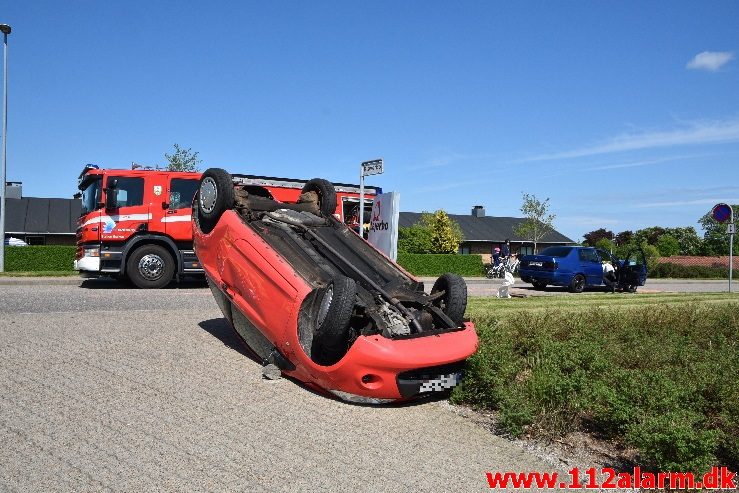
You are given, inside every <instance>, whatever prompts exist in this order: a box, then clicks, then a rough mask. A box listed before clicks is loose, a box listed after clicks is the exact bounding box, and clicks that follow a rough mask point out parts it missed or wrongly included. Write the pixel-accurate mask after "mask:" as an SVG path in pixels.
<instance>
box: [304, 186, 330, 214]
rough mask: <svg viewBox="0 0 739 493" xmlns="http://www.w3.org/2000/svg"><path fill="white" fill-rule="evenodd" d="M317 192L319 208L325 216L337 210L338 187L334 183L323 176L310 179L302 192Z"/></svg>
mask: <svg viewBox="0 0 739 493" xmlns="http://www.w3.org/2000/svg"><path fill="white" fill-rule="evenodd" d="M306 192H315V193H316V194H317V195H318V209H319V210H320V211H321V214H323V215H324V216H330V215H332V214H334V213H335V212H336V189H335V188H334V184H333V183H331V182H330V181H328V180H324V179H322V178H313V179H312V180H308V183H306V184H305V185H304V186H303V191H302V193H306Z"/></svg>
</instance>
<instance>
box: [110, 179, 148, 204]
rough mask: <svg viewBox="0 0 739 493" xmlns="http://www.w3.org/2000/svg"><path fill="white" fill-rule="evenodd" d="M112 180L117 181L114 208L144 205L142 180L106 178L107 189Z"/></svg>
mask: <svg viewBox="0 0 739 493" xmlns="http://www.w3.org/2000/svg"><path fill="white" fill-rule="evenodd" d="M112 180H118V184H117V185H116V189H115V191H116V202H117V205H116V207H131V206H134V205H143V204H144V179H143V178H128V177H123V176H111V177H110V178H108V188H109V189H110V183H111V181H112Z"/></svg>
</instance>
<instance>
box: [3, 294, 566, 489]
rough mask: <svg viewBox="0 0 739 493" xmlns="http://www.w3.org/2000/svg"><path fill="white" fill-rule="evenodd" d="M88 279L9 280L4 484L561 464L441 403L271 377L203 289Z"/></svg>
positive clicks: (451, 476)
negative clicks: (391, 400)
mask: <svg viewBox="0 0 739 493" xmlns="http://www.w3.org/2000/svg"><path fill="white" fill-rule="evenodd" d="M84 285H85V286H87V287H77V286H69V285H67V286H45V285H33V286H31V285H4V286H2V287H0V337H1V339H0V340H1V341H2V343H0V361H2V363H1V364H0V443H2V447H0V491H23V492H25V491H342V492H343V491H411V490H412V491H443V492H447V491H481V490H486V489H487V482H486V479H485V472H487V471H506V470H514V471H534V470H541V471H548V470H551V469H552V466H551V465H548V464H547V463H546V462H544V461H543V460H542V459H540V458H538V457H536V456H535V455H534V454H532V453H531V452H530V451H528V450H526V449H525V448H524V446H523V445H521V444H519V443H514V442H510V441H508V440H505V439H503V438H500V437H496V436H494V435H492V434H491V433H489V432H488V431H487V430H486V429H484V428H483V427H481V426H480V425H479V424H476V423H475V422H474V421H473V420H470V419H467V418H465V417H463V416H461V415H460V413H458V412H455V410H454V408H453V406H450V405H448V404H447V403H446V402H443V401H438V402H425V403H421V404H415V405H405V406H393V407H365V406H356V405H349V404H345V403H342V402H339V401H335V400H332V399H328V398H326V397H323V396H321V395H317V394H315V393H313V392H311V391H309V390H307V389H305V388H303V387H301V386H300V385H299V384H297V383H295V382H293V381H291V380H289V379H280V380H276V381H268V380H263V379H262V377H261V372H260V366H259V365H258V364H257V363H255V362H254V361H253V360H251V359H249V358H248V357H246V356H245V354H244V353H243V350H242V349H241V346H240V344H239V342H238V341H237V340H236V339H235V337H234V336H233V335H232V332H231V331H230V328H229V327H228V326H227V325H226V323H225V321H224V320H223V319H222V318H221V314H220V312H219V311H218V308H217V307H216V304H215V302H214V301H213V299H212V297H211V295H210V292H209V291H208V290H207V289H202V288H199V287H187V286H185V287H181V288H178V289H164V290H157V291H141V290H135V289H98V288H100V287H101V285H100V284H96V283H90V282H87V283H85V284H84ZM104 287H110V286H109V285H106V286H104Z"/></svg>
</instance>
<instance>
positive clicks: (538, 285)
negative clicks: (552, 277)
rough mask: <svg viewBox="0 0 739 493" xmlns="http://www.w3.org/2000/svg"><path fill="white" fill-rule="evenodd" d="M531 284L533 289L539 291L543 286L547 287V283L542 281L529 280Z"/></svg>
mask: <svg viewBox="0 0 739 493" xmlns="http://www.w3.org/2000/svg"><path fill="white" fill-rule="evenodd" d="M531 284H533V285H534V289H537V290H539V291H542V290H543V289H544V288H546V287H547V283H545V282H543V281H531Z"/></svg>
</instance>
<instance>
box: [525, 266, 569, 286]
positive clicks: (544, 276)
mask: <svg viewBox="0 0 739 493" xmlns="http://www.w3.org/2000/svg"><path fill="white" fill-rule="evenodd" d="M520 276H521V280H523V281H524V282H534V281H538V282H545V283H547V284H552V285H554V286H569V284H570V282H572V277H573V275H572V274H571V273H565V272H557V271H541V270H528V269H521V271H520Z"/></svg>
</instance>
